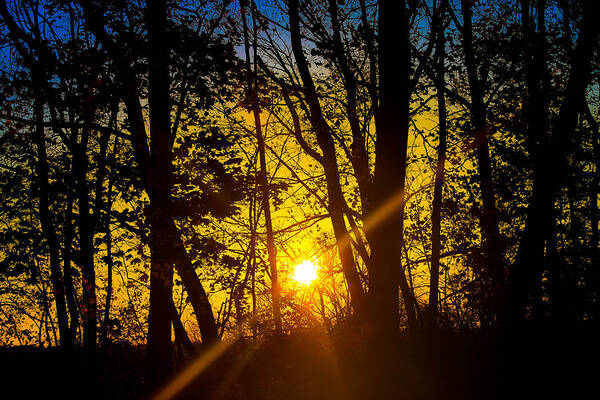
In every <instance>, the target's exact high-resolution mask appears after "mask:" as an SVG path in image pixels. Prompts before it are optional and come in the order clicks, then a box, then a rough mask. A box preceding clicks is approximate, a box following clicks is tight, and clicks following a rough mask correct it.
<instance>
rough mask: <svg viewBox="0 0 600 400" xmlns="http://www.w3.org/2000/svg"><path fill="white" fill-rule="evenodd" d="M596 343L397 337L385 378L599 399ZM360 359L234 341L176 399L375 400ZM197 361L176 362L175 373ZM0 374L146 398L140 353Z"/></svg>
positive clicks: (459, 390)
mask: <svg viewBox="0 0 600 400" xmlns="http://www.w3.org/2000/svg"><path fill="white" fill-rule="evenodd" d="M597 333H598V331H597V329H595V328H592V327H589V326H585V327H584V326H578V327H574V328H571V329H568V330H565V329H561V330H558V329H556V328H553V327H550V326H542V327H536V328H529V329H524V330H522V331H521V333H520V334H518V335H514V336H513V337H511V338H508V337H506V336H502V337H501V336H499V335H483V334H481V333H461V334H457V333H451V332H443V333H440V334H438V335H435V336H432V335H417V337H416V338H413V339H411V340H409V339H408V338H407V337H400V338H399V339H398V343H397V347H396V348H397V349H399V352H398V358H397V359H398V362H397V365H396V368H395V369H394V370H393V371H389V372H390V373H391V374H392V376H393V377H394V380H395V382H397V385H398V386H397V389H398V392H399V393H400V398H402V399H407V400H412V399H550V398H567V399H579V398H581V399H584V398H597V396H598V383H597V381H598V376H599V374H598V372H599V371H600V360H599V359H598V355H599V354H598V348H599V346H598V341H599V340H600V337H599V336H598V335H597ZM366 349H367V346H365V345H364V341H362V340H360V338H357V337H356V336H354V335H352V334H348V333H337V334H336V335H334V336H333V337H331V336H329V335H327V334H326V333H324V332H322V331H312V330H311V331H302V332H296V333H294V334H291V335H286V336H283V337H273V338H266V339H263V340H260V341H257V342H254V341H251V340H240V341H238V342H237V343H235V344H234V345H232V346H231V347H229V348H228V349H227V351H226V352H225V353H224V354H223V355H222V356H221V357H219V358H218V360H217V361H215V362H213V363H211V366H210V367H209V368H208V369H207V370H205V371H204V372H203V373H202V374H201V375H200V376H198V377H196V378H195V379H194V380H193V381H192V382H191V383H190V384H189V385H187V387H186V388H185V389H184V390H183V391H181V392H180V393H179V395H178V396H177V398H182V399H214V400H218V399H223V400H226V399H231V400H234V399H249V400H254V399H257V400H258V399H282V400H288V399H289V400H294V399H298V400H304V399H307V400H308V399H348V400H354V399H370V398H382V396H381V395H379V396H377V395H376V394H375V393H377V389H378V387H379V386H380V384H381V376H380V374H381V373H382V371H381V370H379V369H377V368H376V367H375V366H374V364H375V363H374V361H373V359H372V357H370V354H369V351H367V350H366ZM204 352H205V351H203V350H202V349H199V350H198V352H197V354H194V355H193V356H190V357H188V358H187V360H186V361H182V360H179V362H178V366H177V369H178V371H179V372H181V371H182V370H184V369H185V367H186V365H189V364H190V363H193V362H195V361H197V360H198V359H199V358H201V357H203V353H204ZM0 369H1V374H0V382H1V383H2V387H3V389H4V393H5V394H8V393H14V395H10V396H8V397H6V398H7V399H8V398H15V399H16V398H24V399H29V398H47V399H59V398H60V399H93V398H105V399H136V398H144V397H148V396H145V395H144V394H143V393H144V388H145V386H144V382H143V372H144V349H143V348H142V347H131V346H111V347H110V348H108V349H106V351H104V352H99V353H98V354H97V355H96V361H95V362H94V363H92V362H90V361H89V357H87V356H86V354H84V353H83V352H81V351H75V352H71V353H66V352H64V351H61V350H58V349H38V348H28V347H20V348H19V347H16V348H5V349H1V350H0ZM165 379H166V380H168V378H167V377H165ZM171 379H172V377H171ZM383 397H385V396H383Z"/></svg>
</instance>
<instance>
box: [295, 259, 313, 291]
mask: <svg viewBox="0 0 600 400" xmlns="http://www.w3.org/2000/svg"><path fill="white" fill-rule="evenodd" d="M318 268H319V267H318V266H317V265H316V264H315V263H314V262H312V261H310V260H304V261H302V262H301V263H300V264H298V265H296V267H295V268H294V275H292V279H293V280H295V281H296V282H299V283H301V284H303V285H310V284H311V283H312V282H313V281H314V280H315V279H317V269H318Z"/></svg>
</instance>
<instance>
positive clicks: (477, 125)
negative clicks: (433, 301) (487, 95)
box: [462, 0, 504, 296]
mask: <svg viewBox="0 0 600 400" xmlns="http://www.w3.org/2000/svg"><path fill="white" fill-rule="evenodd" d="M472 5H473V0H462V14H463V49H464V53H465V63H466V68H467V78H468V81H469V92H470V95H471V124H472V127H473V140H474V146H475V154H476V157H477V166H478V171H479V182H480V186H481V197H482V213H481V226H482V230H483V232H482V233H483V237H484V248H485V254H486V259H487V264H488V266H487V273H486V276H487V278H488V280H489V281H490V282H491V283H492V287H493V288H494V289H493V290H494V296H497V295H499V294H500V293H501V291H502V290H503V289H502V287H503V286H504V285H503V282H504V267H503V262H502V249H501V244H500V233H499V231H498V217H497V212H496V199H495V194H494V187H493V178H492V164H491V159H490V149H489V134H490V132H489V127H488V124H487V119H486V110H485V104H484V99H483V96H484V90H483V83H482V80H481V79H480V77H479V76H478V72H477V69H478V61H477V59H476V56H475V49H474V45H473V22H472V18H473V9H472Z"/></svg>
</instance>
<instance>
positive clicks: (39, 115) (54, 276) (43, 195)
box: [31, 69, 73, 347]
mask: <svg viewBox="0 0 600 400" xmlns="http://www.w3.org/2000/svg"><path fill="white" fill-rule="evenodd" d="M31 75H32V86H33V92H34V96H35V99H34V117H35V129H34V141H35V144H36V147H37V153H38V154H37V156H38V160H37V175H38V190H39V212H40V222H41V225H42V231H43V232H44V236H45V237H46V241H47V242H48V251H49V255H50V257H49V258H50V278H51V281H52V294H53V296H54V301H55V304H56V314H57V319H58V331H59V336H60V344H61V346H62V347H71V346H72V345H73V337H72V334H71V331H70V330H69V324H68V320H67V307H66V301H65V287H64V281H63V276H62V271H61V269H60V254H59V253H60V251H59V247H60V246H59V243H58V237H57V236H56V230H55V227H54V222H53V221H52V216H51V215H50V199H49V192H50V189H49V185H48V157H47V154H46V135H45V132H44V98H43V94H42V89H41V88H42V82H41V79H42V76H41V73H40V72H39V71H36V70H35V69H32V71H31Z"/></svg>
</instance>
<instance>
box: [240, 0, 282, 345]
mask: <svg viewBox="0 0 600 400" xmlns="http://www.w3.org/2000/svg"><path fill="white" fill-rule="evenodd" d="M242 4H243V3H242ZM252 9H253V10H254V5H253V4H252ZM254 18H255V15H254V12H253V13H252V21H253V25H254V36H255V39H256V21H255V19H254ZM242 23H243V27H244V50H245V54H246V74H247V84H248V88H247V97H248V100H249V101H250V107H251V108H252V113H253V115H254V128H255V130H256V141H257V144H258V155H259V163H260V172H259V176H258V181H259V183H260V186H261V190H262V204H261V207H262V210H263V212H264V214H265V227H266V230H267V255H268V258H269V267H270V273H271V299H272V303H273V305H272V307H273V320H274V322H275V332H276V333H278V334H280V333H281V306H280V302H281V301H280V291H281V288H280V287H279V277H278V273H277V258H276V254H275V241H274V239H273V222H272V219H271V205H270V201H269V185H268V179H267V164H266V163H267V162H266V157H265V142H264V140H265V138H264V136H263V132H262V124H261V120H260V104H259V102H258V88H257V87H256V65H255V68H254V71H252V67H251V62H250V44H249V39H248V36H249V35H248V26H247V25H248V24H247V21H246V7H245V6H244V7H243V8H242ZM254 60H255V63H256V40H254Z"/></svg>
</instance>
